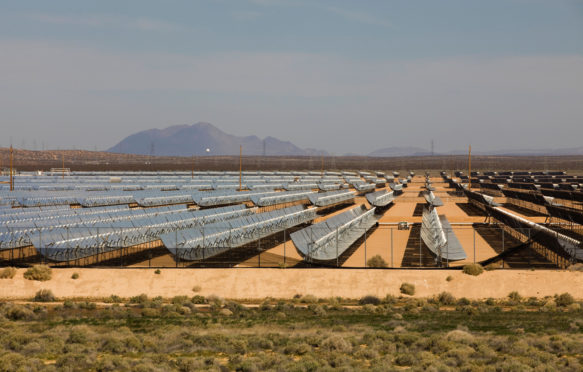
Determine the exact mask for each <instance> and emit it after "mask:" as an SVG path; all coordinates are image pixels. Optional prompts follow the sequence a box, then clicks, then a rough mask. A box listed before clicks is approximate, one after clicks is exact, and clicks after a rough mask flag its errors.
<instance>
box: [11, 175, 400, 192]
mask: <svg viewBox="0 0 583 372" xmlns="http://www.w3.org/2000/svg"><path fill="white" fill-rule="evenodd" d="M300 173H301V172H294V173H292V172H289V173H286V174H285V175H282V174H278V175H250V174H246V175H244V176H243V177H242V180H241V181H242V184H241V185H240V184H239V178H238V176H233V175H229V174H223V175H195V176H190V177H188V176H174V175H171V176H155V177H154V176H148V175H123V176H93V175H90V176H79V175H77V176H67V177H63V178H61V177H56V176H44V175H35V174H33V173H25V174H19V175H18V176H17V177H15V189H16V190H30V191H38V190H45V191H74V190H85V191H108V190H123V191H139V190H163V191H175V190H216V189H238V188H240V186H241V188H244V189H250V190H253V189H261V188H274V189H287V190H290V189H296V188H297V187H305V186H303V185H304V184H308V185H310V186H312V187H313V188H318V187H336V188H337V187H338V186H337V185H345V184H351V183H371V184H378V185H384V184H385V183H386V182H389V183H390V182H394V181H395V179H396V178H398V175H399V173H398V172H393V176H386V175H385V174H384V173H383V172H376V173H375V174H371V173H369V172H358V173H351V172H344V173H345V174H340V175H334V174H326V173H324V174H319V175H311V174H305V175H302V174H300ZM409 177H410V176H409ZM0 178H2V180H4V181H5V180H7V177H0ZM4 178H5V179H4ZM409 179H410V178H404V179H402V181H404V182H407V181H408V180H409ZM314 185H315V186H314ZM8 188H9V186H8V185H1V186H0V190H8Z"/></svg>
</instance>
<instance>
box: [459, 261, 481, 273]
mask: <svg viewBox="0 0 583 372" xmlns="http://www.w3.org/2000/svg"><path fill="white" fill-rule="evenodd" d="M463 272H464V274H468V275H473V276H478V275H480V274H482V273H483V272H484V268H483V267H482V265H480V264H477V263H473V264H468V265H465V266H464V267H463Z"/></svg>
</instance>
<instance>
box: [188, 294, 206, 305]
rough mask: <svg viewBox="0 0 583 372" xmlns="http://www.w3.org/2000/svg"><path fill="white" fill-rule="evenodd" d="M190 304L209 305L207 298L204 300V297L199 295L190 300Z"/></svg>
mask: <svg viewBox="0 0 583 372" xmlns="http://www.w3.org/2000/svg"><path fill="white" fill-rule="evenodd" d="M190 302H192V303H193V304H206V303H207V301H206V298H204V296H199V295H196V296H193V297H192V298H191V299H190Z"/></svg>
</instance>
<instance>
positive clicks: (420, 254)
mask: <svg viewBox="0 0 583 372" xmlns="http://www.w3.org/2000/svg"><path fill="white" fill-rule="evenodd" d="M422 244H423V240H422V239H421V226H419V267H421V266H422V265H421V256H422V255H423V253H422V252H421V245H422Z"/></svg>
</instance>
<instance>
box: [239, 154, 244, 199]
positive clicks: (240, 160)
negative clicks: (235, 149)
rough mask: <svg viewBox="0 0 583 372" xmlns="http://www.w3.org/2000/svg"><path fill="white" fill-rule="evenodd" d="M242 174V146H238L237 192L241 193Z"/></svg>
mask: <svg viewBox="0 0 583 372" xmlns="http://www.w3.org/2000/svg"><path fill="white" fill-rule="evenodd" d="M242 173H243V145H240V146H239V191H241V174H242Z"/></svg>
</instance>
